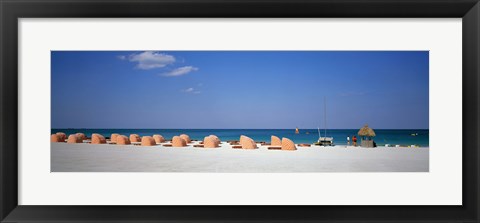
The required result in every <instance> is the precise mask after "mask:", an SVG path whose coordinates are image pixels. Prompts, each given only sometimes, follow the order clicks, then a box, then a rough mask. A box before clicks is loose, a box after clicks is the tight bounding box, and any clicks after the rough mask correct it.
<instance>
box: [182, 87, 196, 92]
mask: <svg viewBox="0 0 480 223" xmlns="http://www.w3.org/2000/svg"><path fill="white" fill-rule="evenodd" d="M193 90H194V89H193V87H191V88H187V89H185V90H184V91H185V92H192V91H193Z"/></svg>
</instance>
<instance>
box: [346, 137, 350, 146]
mask: <svg viewBox="0 0 480 223" xmlns="http://www.w3.org/2000/svg"><path fill="white" fill-rule="evenodd" d="M347 145H350V136H347Z"/></svg>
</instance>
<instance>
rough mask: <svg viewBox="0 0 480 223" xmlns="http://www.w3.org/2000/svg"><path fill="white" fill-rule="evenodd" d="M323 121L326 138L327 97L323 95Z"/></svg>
mask: <svg viewBox="0 0 480 223" xmlns="http://www.w3.org/2000/svg"><path fill="white" fill-rule="evenodd" d="M323 108H324V113H323V114H324V119H325V120H324V121H325V139H327V138H326V137H327V97H326V96H324V97H323Z"/></svg>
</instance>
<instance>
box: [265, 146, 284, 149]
mask: <svg viewBox="0 0 480 223" xmlns="http://www.w3.org/2000/svg"><path fill="white" fill-rule="evenodd" d="M268 149H271V150H281V149H282V147H281V146H269V147H268Z"/></svg>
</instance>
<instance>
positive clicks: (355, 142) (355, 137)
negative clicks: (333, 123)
mask: <svg viewBox="0 0 480 223" xmlns="http://www.w3.org/2000/svg"><path fill="white" fill-rule="evenodd" d="M352 141H353V146H355V147H356V146H357V136H353V137H352Z"/></svg>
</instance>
